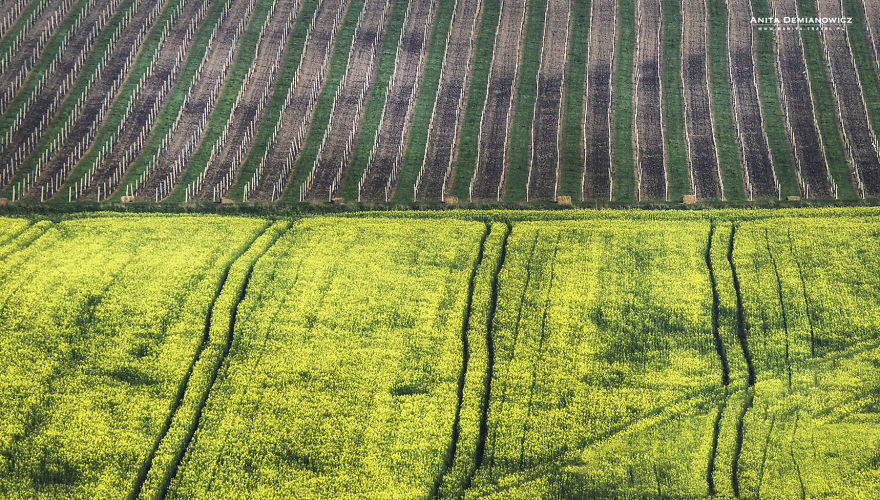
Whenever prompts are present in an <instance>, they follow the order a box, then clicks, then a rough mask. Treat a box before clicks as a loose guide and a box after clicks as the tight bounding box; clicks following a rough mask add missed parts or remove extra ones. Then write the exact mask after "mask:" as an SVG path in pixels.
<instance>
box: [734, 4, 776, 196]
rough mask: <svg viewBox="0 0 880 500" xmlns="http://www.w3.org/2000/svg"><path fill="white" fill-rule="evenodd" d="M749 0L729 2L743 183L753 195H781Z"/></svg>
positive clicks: (738, 140)
mask: <svg viewBox="0 0 880 500" xmlns="http://www.w3.org/2000/svg"><path fill="white" fill-rule="evenodd" d="M752 16H753V13H752V4H751V2H750V1H749V0H728V2H727V19H728V24H727V48H728V55H727V69H728V74H729V77H730V100H731V109H732V112H733V121H734V126H735V127H736V137H737V146H739V154H740V168H741V169H742V174H743V185H744V187H745V191H746V195H747V196H748V197H749V199H753V198H754V197H755V196H759V197H778V196H779V184H778V181H777V179H776V170H775V169H774V167H773V161H772V159H771V157H770V147H769V141H768V140H767V134H766V131H765V129H764V114H763V109H762V108H761V102H760V100H759V98H758V73H757V69H756V68H757V59H756V57H757V56H756V52H755V29H756V28H755V27H754V26H752V25H751V19H752Z"/></svg>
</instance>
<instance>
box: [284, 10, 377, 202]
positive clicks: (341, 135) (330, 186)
mask: <svg viewBox="0 0 880 500" xmlns="http://www.w3.org/2000/svg"><path fill="white" fill-rule="evenodd" d="M390 11H391V0H367V1H366V3H365V4H364V10H363V11H362V12H361V16H360V19H359V20H358V25H357V31H356V32H355V34H354V40H352V44H351V51H350V52H349V54H348V64H347V66H346V70H345V76H343V77H342V82H341V83H340V84H339V89H338V90H337V92H336V97H335V98H334V101H333V109H332V111H331V112H330V122H329V124H328V125H327V130H326V131H325V132H324V139H323V141H322V143H321V147H320V149H319V152H318V158H317V160H316V161H315V164H314V166H313V167H312V171H311V173H310V174H309V176H308V178H307V179H306V181H305V182H303V184H302V186H300V196H299V197H300V200H304V199H311V200H315V199H318V200H328V201H329V200H330V199H331V198H333V196H335V195H336V192H337V191H338V190H339V186H340V184H341V182H342V175H343V173H344V172H345V171H346V170H347V169H348V162H349V160H351V154H352V151H353V149H354V145H355V140H356V139H357V137H358V133H359V132H360V129H361V124H362V121H363V119H364V111H365V108H366V104H367V102H366V101H367V97H369V95H370V90H371V89H372V86H373V80H374V79H375V77H376V65H377V64H378V62H379V57H380V56H381V52H382V39H383V38H384V35H385V24H386V21H387V20H388V14H389V13H390Z"/></svg>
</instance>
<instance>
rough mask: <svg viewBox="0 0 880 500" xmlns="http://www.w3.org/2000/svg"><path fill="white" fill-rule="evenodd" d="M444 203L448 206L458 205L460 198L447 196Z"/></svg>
mask: <svg viewBox="0 0 880 500" xmlns="http://www.w3.org/2000/svg"><path fill="white" fill-rule="evenodd" d="M443 203H446V204H447V205H458V196H447V197H446V198H443Z"/></svg>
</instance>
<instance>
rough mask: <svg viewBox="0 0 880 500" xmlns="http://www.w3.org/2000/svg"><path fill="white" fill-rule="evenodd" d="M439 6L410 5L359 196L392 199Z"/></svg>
mask: <svg viewBox="0 0 880 500" xmlns="http://www.w3.org/2000/svg"><path fill="white" fill-rule="evenodd" d="M436 7H437V0H413V1H412V2H410V4H409V6H408V7H407V13H406V19H405V20H404V24H403V30H402V31H401V33H400V42H399V43H398V45H397V55H396V57H395V60H394V72H393V73H392V74H391V81H390V82H389V83H388V90H387V92H386V94H385V105H384V107H383V110H382V119H381V120H380V121H379V128H378V129H377V130H376V139H375V141H374V143H373V150H372V152H371V153H370V159H369V161H368V162H367V167H366V169H364V174H363V176H362V177H361V180H360V183H359V184H358V199H361V198H363V199H368V200H385V201H388V200H389V199H390V198H391V194H392V190H393V189H394V186H395V185H396V181H397V174H398V173H399V172H400V167H401V165H400V162H401V160H402V159H403V152H404V149H405V148H406V137H407V135H408V134H409V130H410V127H411V125H412V114H413V111H414V109H415V104H416V97H417V96H418V93H419V88H420V87H421V81H422V70H423V69H424V62H425V56H426V54H427V51H428V37H429V36H430V34H431V26H432V25H433V23H434V14H435V13H436V10H437V9H436Z"/></svg>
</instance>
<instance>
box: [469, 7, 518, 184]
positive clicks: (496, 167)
mask: <svg viewBox="0 0 880 500" xmlns="http://www.w3.org/2000/svg"><path fill="white" fill-rule="evenodd" d="M528 4H529V2H528V0H502V1H501V12H500V14H499V16H498V28H497V29H496V31H495V45H494V47H493V49H492V63H491V66H490V69H489V83H488V85H487V88H486V103H485V105H484V106H483V115H482V117H481V118H480V137H479V141H478V144H477V165H476V168H474V176H473V178H472V179H471V184H470V188H469V198H470V199H471V200H473V199H484V200H485V199H488V200H500V199H501V197H502V195H503V191H504V177H505V174H506V172H507V154H508V151H509V149H510V144H509V142H510V125H511V123H513V111H514V106H513V104H514V101H515V99H514V95H515V94H516V86H517V83H518V81H519V63H520V56H521V55H522V45H523V38H524V32H525V24H526V13H527V11H528V10H529V9H528V7H529V5H528Z"/></svg>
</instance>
